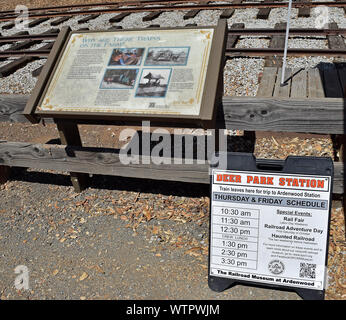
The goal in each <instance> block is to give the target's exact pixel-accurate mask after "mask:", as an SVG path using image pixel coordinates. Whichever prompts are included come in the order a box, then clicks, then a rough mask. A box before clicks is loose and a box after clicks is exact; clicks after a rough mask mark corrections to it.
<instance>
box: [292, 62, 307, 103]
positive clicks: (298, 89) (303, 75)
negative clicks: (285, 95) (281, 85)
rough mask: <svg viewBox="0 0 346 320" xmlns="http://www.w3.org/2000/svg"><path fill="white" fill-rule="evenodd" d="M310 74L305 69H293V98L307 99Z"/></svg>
mask: <svg viewBox="0 0 346 320" xmlns="http://www.w3.org/2000/svg"><path fill="white" fill-rule="evenodd" d="M307 82H308V73H307V71H306V70H303V69H293V71H292V84H291V95H290V97H291V98H307V96H308V95H307Z"/></svg>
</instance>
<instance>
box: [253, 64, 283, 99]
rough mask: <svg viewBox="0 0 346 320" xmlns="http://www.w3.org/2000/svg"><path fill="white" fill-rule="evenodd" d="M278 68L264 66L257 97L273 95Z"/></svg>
mask: <svg viewBox="0 0 346 320" xmlns="http://www.w3.org/2000/svg"><path fill="white" fill-rule="evenodd" d="M277 71H278V68H276V67H264V69H263V74H262V77H261V81H260V83H259V86H258V90H257V97H272V96H273V92H274V86H275V81H276V77H277Z"/></svg>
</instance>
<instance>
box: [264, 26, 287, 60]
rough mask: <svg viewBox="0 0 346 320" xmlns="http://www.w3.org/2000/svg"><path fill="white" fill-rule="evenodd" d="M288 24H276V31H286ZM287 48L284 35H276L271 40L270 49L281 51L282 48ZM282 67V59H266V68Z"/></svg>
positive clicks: (274, 57) (272, 57)
mask: <svg viewBox="0 0 346 320" xmlns="http://www.w3.org/2000/svg"><path fill="white" fill-rule="evenodd" d="M285 28H286V23H285V22H281V23H277V24H275V27H274V29H285ZM284 47H285V36H284V35H274V36H272V37H271V39H270V43H269V48H275V49H279V48H282V50H283V49H284ZM281 65H282V57H276V56H270V57H266V59H265V64H264V66H265V67H280V66H281Z"/></svg>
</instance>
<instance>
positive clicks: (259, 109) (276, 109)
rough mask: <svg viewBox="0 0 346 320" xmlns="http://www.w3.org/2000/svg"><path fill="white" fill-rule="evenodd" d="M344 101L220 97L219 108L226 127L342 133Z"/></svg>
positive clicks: (340, 99)
mask: <svg viewBox="0 0 346 320" xmlns="http://www.w3.org/2000/svg"><path fill="white" fill-rule="evenodd" d="M345 104H346V102H345V100H344V99H342V98H325V99H293V98H290V99H281V98H272V97H269V98H260V97H224V98H223V108H222V110H223V113H224V118H225V120H224V124H225V126H226V128H227V129H234V130H247V131H283V132H305V133H309V132H310V133H323V134H325V133H326V134H344V132H345V127H344V116H345V108H346V107H345ZM220 121H221V120H220ZM218 126H219V127H222V124H221V123H220V124H219V125H218Z"/></svg>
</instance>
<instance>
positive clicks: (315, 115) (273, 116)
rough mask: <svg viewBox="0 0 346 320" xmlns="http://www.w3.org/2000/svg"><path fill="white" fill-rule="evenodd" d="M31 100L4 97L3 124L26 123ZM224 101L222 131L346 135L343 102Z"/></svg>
mask: <svg viewBox="0 0 346 320" xmlns="http://www.w3.org/2000/svg"><path fill="white" fill-rule="evenodd" d="M27 99H28V96H20V95H0V121H11V122H18V121H23V116H22V115H21V113H22V111H23V109H24V107H25V104H26V102H27ZM222 101H223V103H222V106H221V107H220V108H219V109H220V113H221V115H220V116H219V120H218V123H217V125H218V128H225V129H235V130H247V131H283V132H310V133H322V134H344V133H345V131H346V130H345V127H344V108H345V106H344V105H345V101H344V99H342V98H324V99H320V98H311V99H310V98H309V99H293V98H289V99H282V98H273V97H229V96H225V97H223V99H222ZM114 124H115V125H116V124H117V123H116V122H114ZM121 124H123V123H122V122H119V125H121Z"/></svg>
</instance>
